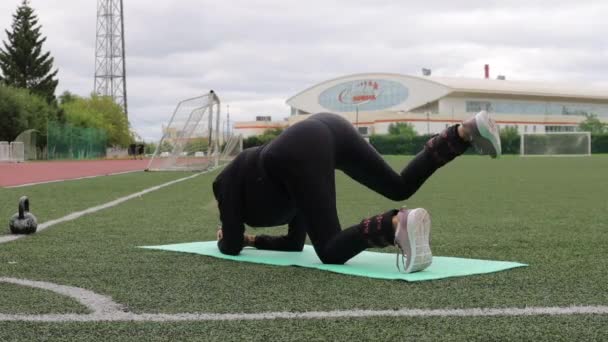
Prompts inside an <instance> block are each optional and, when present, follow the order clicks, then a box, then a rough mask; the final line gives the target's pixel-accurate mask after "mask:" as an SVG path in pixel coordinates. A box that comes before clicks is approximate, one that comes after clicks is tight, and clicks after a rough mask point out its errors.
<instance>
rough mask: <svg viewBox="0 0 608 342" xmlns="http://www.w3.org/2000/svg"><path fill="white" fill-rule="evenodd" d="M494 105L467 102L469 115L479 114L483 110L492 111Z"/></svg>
mask: <svg viewBox="0 0 608 342" xmlns="http://www.w3.org/2000/svg"><path fill="white" fill-rule="evenodd" d="M491 109H492V104H491V103H490V102H487V101H467V113H478V112H481V111H482V110H487V111H490V110H491Z"/></svg>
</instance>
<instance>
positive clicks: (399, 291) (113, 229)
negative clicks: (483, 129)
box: [0, 156, 608, 341]
mask: <svg viewBox="0 0 608 342" xmlns="http://www.w3.org/2000/svg"><path fill="white" fill-rule="evenodd" d="M387 159H388V160H389V161H390V162H391V164H392V165H393V166H394V167H395V169H400V168H401V166H403V165H404V164H405V163H406V162H407V160H408V158H407V157H387ZM606 174H608V156H593V157H590V158H519V157H506V158H503V159H501V160H497V161H492V160H489V159H487V158H481V157H474V156H470V157H469V156H467V157H462V158H460V159H458V160H456V161H455V162H453V163H452V164H450V165H448V166H446V167H445V168H443V169H441V170H439V171H437V173H436V174H435V175H434V176H433V177H432V178H431V179H430V180H429V181H428V182H427V183H426V184H425V185H423V187H422V188H421V189H420V191H419V192H418V193H417V194H415V195H414V196H413V197H412V198H410V199H409V200H407V201H405V203H395V202H392V201H390V200H387V199H384V198H383V197H382V196H380V195H378V194H375V193H373V192H372V191H370V190H368V189H366V188H364V187H362V186H361V185H359V184H357V183H355V182H353V181H352V180H350V179H348V178H347V177H346V176H344V175H343V174H341V173H339V172H338V175H337V192H338V208H339V214H340V218H341V221H342V223H343V225H344V226H348V225H350V224H355V223H358V222H359V221H360V220H361V219H362V218H364V217H368V216H371V215H375V214H377V213H380V212H384V211H386V210H387V209H389V208H395V207H400V206H401V205H403V204H407V205H408V206H409V207H412V208H414V207H419V206H422V207H425V208H427V209H428V210H429V211H430V213H431V216H432V220H433V240H432V241H433V243H432V245H433V252H434V254H435V255H445V256H460V257H469V258H481V259H483V258H487V259H495V260H512V261H519V262H523V263H527V264H529V265H530V267H527V268H522V269H515V270H512V271H507V272H501V273H496V274H490V275H483V276H473V277H466V278H457V279H448V280H442V281H433V282H427V283H416V284H408V283H403V282H398V281H381V280H372V279H364V278H358V277H349V276H344V275H338V274H329V273H324V272H320V271H315V270H309V269H300V268H295V267H286V268H284V267H272V266H264V265H252V264H244V263H235V262H230V261H225V260H216V259H211V258H207V257H202V256H197V255H187V254H178V253H169V252H167V253H164V252H162V253H161V252H157V251H148V250H142V249H138V248H136V246H141V245H157V244H169V243H180V242H190V241H202V240H211V239H213V238H214V236H215V231H216V227H217V224H218V218H217V208H216V205H215V201H214V199H213V195H212V192H211V182H212V180H213V178H214V176H215V173H211V174H206V175H201V176H200V177H197V178H194V179H192V180H189V181H186V182H182V183H179V184H175V185H172V186H171V187H168V188H165V189H161V190H159V191H156V192H153V193H150V194H148V195H145V196H143V197H141V198H137V199H134V200H131V201H128V202H126V203H124V204H123V205H121V206H118V207H114V208H111V209H108V210H105V211H102V212H98V213H96V214H91V215H88V216H85V217H83V218H80V219H78V220H76V221H71V222H67V223H65V224H61V225H59V226H56V227H53V228H51V229H50V230H48V231H44V232H42V233H40V234H37V235H34V236H31V237H28V238H26V239H23V240H20V241H17V242H12V243H9V244H5V245H0V276H5V277H15V278H26V279H31V280H44V281H50V282H54V283H59V284H63V285H70V286H78V287H83V288H86V289H89V290H92V291H95V292H97V293H100V294H104V295H109V296H112V298H113V299H114V300H115V301H117V302H119V303H121V304H124V305H126V306H127V307H128V309H129V310H130V311H133V312H137V313H180V312H217V313H240V312H248V313H255V312H264V311H326V310H348V309H377V310H382V309H398V308H476V307H482V308H499V307H526V306H568V305H608V291H606V284H607V283H608V276H607V275H606V269H607V267H606V261H605V246H607V245H608V223H607V222H608V201H607V200H606V194H607V193H608V181H606ZM123 176H128V175H123ZM123 176H114V177H123ZM182 176H184V175H182ZM147 177H150V178H147ZM153 177H160V176H157V175H156V174H144V175H143V176H141V177H138V178H135V179H134V180H133V181H132V182H129V183H128V186H127V185H124V183H120V184H123V187H122V188H121V189H122V190H124V192H125V193H132V192H135V191H137V190H136V189H135V188H138V187H139V188H144V187H147V186H150V185H151V184H152V183H154V182H156V183H161V180H160V179H153ZM173 177H176V176H173ZM112 179H114V178H113V177H107V180H108V181H109V182H108V183H106V185H105V187H107V188H113V187H114V185H113V184H112V182H111V180H112ZM140 182H141V183H140ZM148 182H149V183H148ZM143 183H146V184H149V185H146V186H139V184H143ZM59 184H63V183H59ZM64 185H68V183H65V184H64ZM41 186H42V185H41ZM116 187H120V185H116ZM126 188H129V189H130V190H132V191H126ZM87 189H89V188H86V187H82V188H80V189H79V188H78V187H75V188H72V189H70V190H69V191H68V190H65V194H66V196H68V197H72V198H78V197H79V196H83V198H87V199H90V198H91V197H94V195H92V194H90V193H89V192H90V191H91V190H87ZM5 190H6V189H5ZM104 190H107V191H110V190H109V189H105V188H104ZM45 193H46V194H47V196H50V195H51V194H50V193H48V192H44V193H43V192H41V195H40V196H39V197H40V198H39V200H40V201H41V203H45V201H46V202H49V203H52V202H53V201H52V199H44V200H43V199H42V197H44V194H45ZM0 201H1V202H2V203H0V208H3V207H6V205H7V204H6V203H5V202H6V200H5V197H2V198H1V199H0ZM76 204H80V202H78V201H74V202H72V205H76ZM94 204H99V203H94ZM73 210H77V209H73ZM284 231H285V229H284V228H274V229H263V230H252V232H254V233H255V232H264V233H275V234H280V233H283V232H284ZM381 251H385V252H394V250H393V249H392V248H387V249H384V250H381ZM9 261H12V262H15V261H16V262H17V263H16V264H9V263H8V262H9ZM0 286H1V287H0V289H5V288H8V287H6V286H5V285H0ZM26 297H27V291H16V294H15V296H12V299H11V300H12V301H13V302H14V303H15V304H14V305H15V306H14V308H11V306H10V304H6V303H2V302H0V311H1V312H4V313H16V312H29V311H31V310H30V309H27V306H28V305H33V304H32V303H31V301H30V302H28V300H27V298H26ZM28 303H29V304H28ZM66 306H67V304H66ZM31 309H34V308H31ZM28 310H29V311H28ZM32 312H35V311H32ZM59 312H61V311H59ZM606 323H607V320H606V316H571V317H512V318H417V319H413V318H392V319H388V318H368V319H365V318H363V319H343V320H310V321H297V320H293V321H290V320H279V321H274V322H233V323H227V322H215V323H209V322H199V323H196V322H192V323H179V324H178V323H162V324H161V323H145V324H144V323H139V324H134V323H133V324H130V323H87V324H84V323H69V324H31V323H0V331H1V332H0V340H2V334H6V336H9V337H11V338H12V337H14V336H19V335H18V332H19V331H20V330H22V329H24V327H27V330H29V331H31V330H41V331H42V332H41V334H42V335H41V336H46V335H44V334H45V332H46V333H49V332H50V333H51V335H52V336H55V337H61V336H63V337H65V338H68V337H72V339H75V338H82V339H86V340H100V341H101V340H107V339H106V338H105V337H107V336H114V337H117V339H119V337H124V338H125V339H129V338H132V339H137V338H141V339H144V340H154V339H158V340H163V339H169V337H170V336H177V337H176V339H182V340H183V339H206V338H204V337H205V336H207V337H208V339H209V340H213V339H223V340H235V339H239V340H240V339H242V338H246V337H252V338H255V339H258V340H259V339H265V340H272V339H273V338H274V339H276V340H302V339H307V340H315V339H325V340H327V339H346V337H349V336H350V337H352V338H354V336H361V339H363V340H365V339H374V336H376V337H378V339H389V338H398V337H406V336H409V337H413V338H416V339H417V340H425V339H426V340H437V339H440V337H445V339H446V340H450V339H451V340H474V339H484V337H486V338H485V339H486V340H488V339H489V340H493V339H507V340H522V339H526V338H528V339H534V340H538V339H546V340H555V338H552V337H555V336H558V337H559V336H561V337H563V338H565V339H572V338H573V337H576V336H578V335H577V334H583V335H581V336H585V337H587V338H585V339H586V340H593V339H595V338H597V336H604V337H605V335H606V334H607V332H606V329H605V326H606ZM395 326H399V329H398V330H394V329H395ZM566 326H567V327H566ZM404 327H408V328H407V329H405V328H404ZM159 331H162V332H161V333H159ZM273 333H274V334H276V336H277V337H276V338H275V337H273ZM64 334H65V335H64ZM602 334H603V335H602ZM24 336H25V335H24ZM526 336H527V337H526ZM541 337H542V338H541ZM68 339H69V338H68ZM117 339H114V338H112V340H117Z"/></svg>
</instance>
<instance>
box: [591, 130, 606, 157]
mask: <svg viewBox="0 0 608 342" xmlns="http://www.w3.org/2000/svg"><path fill="white" fill-rule="evenodd" d="M591 153H608V134H592V135H591Z"/></svg>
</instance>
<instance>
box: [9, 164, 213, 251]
mask: <svg viewBox="0 0 608 342" xmlns="http://www.w3.org/2000/svg"><path fill="white" fill-rule="evenodd" d="M201 174H203V173H196V174H194V175H192V176H188V177H184V178H180V179H177V180H174V181H170V182H167V183H164V184H161V185H157V186H153V187H151V188H148V189H146V190H143V191H140V192H137V193H134V194H131V195H128V196H125V197H121V198H119V199H116V200H114V201H111V202H108V203H105V204H101V205H98V206H95V207H91V208H88V209H85V210H82V211H77V212H73V213H71V214H68V215H66V216H64V217H62V218H58V219H56V220H51V221H47V222H45V223H42V224H39V225H38V232H40V231H43V230H45V229H47V228H49V227H51V226H54V225H56V224H59V223H64V222H67V221H72V220H75V219H77V218H79V217H82V216H84V215H87V214H93V213H96V212H98V211H101V210H104V209H107V208H111V207H114V206H117V205H119V204H121V203H123V202H126V201H128V200H130V199H133V198H135V197H139V196H143V195H145V194H147V193H150V192H152V191H156V190H159V189H162V188H164V187H167V186H170V185H173V184H176V183H179V182H183V181H186V180H189V179H192V178H194V177H198V176H199V175H201ZM26 236H27V235H6V236H0V244H2V243H6V242H10V241H15V240H19V239H22V238H24V237H26Z"/></svg>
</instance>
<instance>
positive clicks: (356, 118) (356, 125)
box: [355, 104, 359, 133]
mask: <svg viewBox="0 0 608 342" xmlns="http://www.w3.org/2000/svg"><path fill="white" fill-rule="evenodd" d="M355 113H356V114H355V127H357V133H358V132H359V105H358V104H356V105H355Z"/></svg>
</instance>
